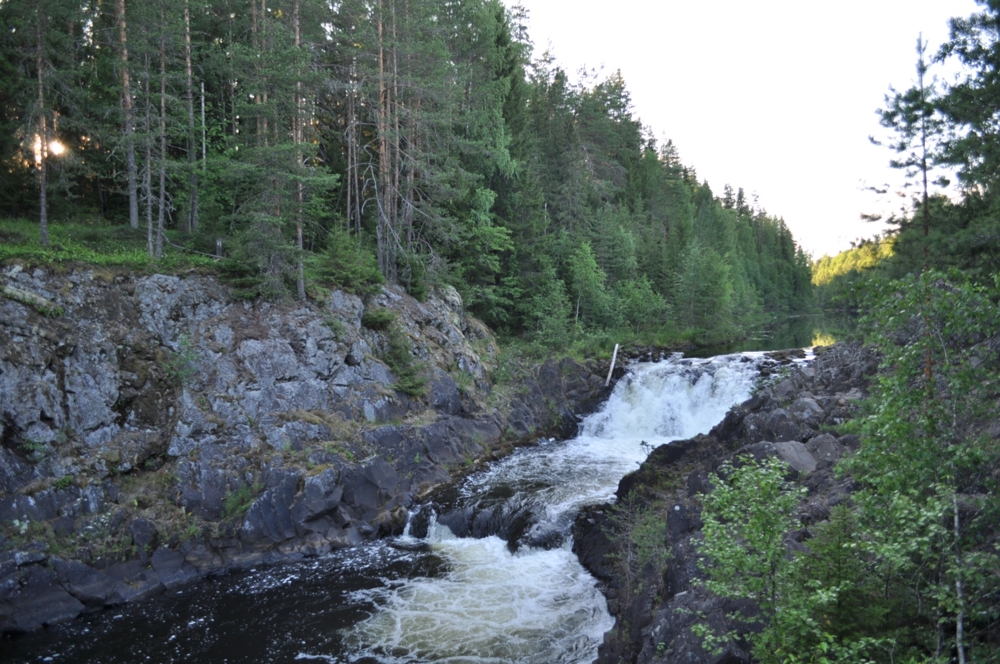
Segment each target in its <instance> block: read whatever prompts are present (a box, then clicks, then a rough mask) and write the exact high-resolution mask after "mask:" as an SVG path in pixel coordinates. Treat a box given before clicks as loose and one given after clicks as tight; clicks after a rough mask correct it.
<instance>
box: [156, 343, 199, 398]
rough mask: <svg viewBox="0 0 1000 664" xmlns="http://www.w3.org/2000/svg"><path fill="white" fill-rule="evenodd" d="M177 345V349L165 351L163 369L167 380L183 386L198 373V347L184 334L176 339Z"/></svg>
mask: <svg viewBox="0 0 1000 664" xmlns="http://www.w3.org/2000/svg"><path fill="white" fill-rule="evenodd" d="M177 347H178V349H177V351H167V353H168V356H167V360H166V362H165V363H164V366H163V371H164V374H165V375H166V377H167V380H169V381H170V382H172V383H174V384H175V385H177V386H178V387H183V386H185V385H187V384H188V383H189V382H190V381H191V379H192V378H194V377H195V376H197V375H198V349H197V347H196V346H195V345H194V342H192V341H191V337H189V336H188V335H186V334H182V335H181V336H180V338H179V339H178V340H177Z"/></svg>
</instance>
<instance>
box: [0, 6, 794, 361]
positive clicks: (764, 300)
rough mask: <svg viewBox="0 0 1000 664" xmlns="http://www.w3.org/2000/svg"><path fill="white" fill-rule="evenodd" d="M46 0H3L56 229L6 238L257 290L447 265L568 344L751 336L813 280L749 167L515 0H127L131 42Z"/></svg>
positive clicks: (379, 278)
mask: <svg viewBox="0 0 1000 664" xmlns="http://www.w3.org/2000/svg"><path fill="white" fill-rule="evenodd" d="M49 4H50V5H51V7H49V10H50V11H49V12H47V13H46V14H45V15H44V16H40V15H36V14H37V13H36V12H34V11H33V10H32V9H31V7H30V6H29V4H26V3H24V2H7V3H0V25H3V26H4V30H5V31H4V34H6V35H8V36H9V37H10V39H7V40H6V41H4V43H3V44H2V45H0V50H2V52H3V54H4V56H5V57H4V58H3V59H0V62H2V65H0V76H2V77H3V80H4V81H5V85H4V86H2V87H3V90H2V91H0V102H2V103H0V127H2V128H5V129H6V130H7V131H6V132H0V163H2V164H3V166H4V169H5V171H4V172H5V174H6V176H7V179H6V180H5V184H9V185H10V186H8V187H6V188H5V189H4V191H3V197H4V203H5V206H4V210H5V212H6V213H7V214H18V215H22V216H25V217H33V216H34V215H35V214H36V210H38V203H37V195H38V191H37V183H36V180H38V178H37V177H36V176H37V175H38V174H37V173H36V172H34V171H33V169H32V162H33V159H32V155H31V149H30V145H29V141H27V140H26V137H28V136H31V135H33V132H34V131H35V129H36V126H37V125H38V123H39V122H40V120H41V117H42V115H45V117H46V118H47V119H49V120H52V122H49V125H48V126H49V127H50V129H51V131H52V134H53V136H52V138H54V139H58V140H59V141H60V142H61V143H62V144H63V145H65V146H66V147H67V150H66V152H65V153H64V154H63V155H62V156H60V157H59V159H50V160H49V163H48V166H47V169H46V171H45V172H46V173H47V174H48V176H49V180H48V186H47V187H46V195H47V201H48V208H49V209H50V216H51V217H52V223H51V224H49V225H50V227H51V228H50V232H51V236H52V238H51V243H50V244H49V246H47V247H45V246H42V245H41V243H40V242H38V241H35V240H34V239H32V240H30V241H29V240H28V239H27V238H38V236H39V231H38V229H37V228H36V227H35V226H34V222H33V221H32V222H23V223H20V224H19V227H18V229H16V232H10V233H6V232H3V231H2V230H0V239H2V240H3V241H2V242H0V261H2V260H4V259H8V258H18V259H23V260H28V261H33V262H40V263H60V262H63V263H64V262H68V261H85V262H89V263H96V264H101V265H114V266H121V267H122V268H126V269H129V270H142V271H150V270H157V271H164V270H166V271H179V270H181V269H182V268H184V267H185V266H188V267H190V266H197V267H199V268H201V269H204V268H207V269H210V270H212V271H217V272H219V273H220V274H221V275H222V276H223V277H224V278H225V279H226V280H227V281H228V282H229V283H230V284H231V286H232V288H233V295H234V296H236V297H237V298H245V299H253V298H258V297H264V298H269V299H275V300H285V299H290V298H292V297H293V296H294V297H298V298H302V297H305V295H306V293H307V292H312V293H316V292H318V291H319V289H321V288H322V287H334V286H336V287H341V288H345V289H348V290H352V291H355V292H358V293H367V292H370V291H371V290H372V289H373V288H376V287H377V286H379V285H381V284H382V283H384V282H386V281H388V282H391V283H399V284H402V285H404V286H405V287H406V288H407V290H408V291H409V292H410V294H412V295H413V296H414V297H416V298H417V299H421V300H422V299H424V298H425V297H426V296H427V294H428V292H429V291H430V289H431V287H433V286H434V285H437V284H450V285H452V286H454V287H455V288H456V289H457V290H458V291H459V292H460V293H461V294H462V296H463V299H464V301H465V303H466V306H467V307H468V308H469V310H470V311H471V312H472V313H474V314H475V315H477V316H479V317H480V318H481V319H483V320H484V321H485V322H486V323H487V324H488V325H491V326H493V327H494V328H495V329H498V330H499V331H501V333H503V334H505V335H509V336H512V337H526V338H527V339H528V340H529V341H531V342H533V343H537V344H541V345H544V346H546V347H549V348H553V347H556V348H569V347H572V346H573V345H574V344H583V345H584V346H586V345H588V344H593V345H603V344H604V339H605V338H607V337H630V338H631V336H632V335H642V336H644V338H646V339H655V338H660V339H668V340H677V339H678V338H680V337H682V336H685V335H686V336H687V337H693V336H696V335H697V336H699V337H700V338H706V339H707V338H730V337H734V336H738V335H741V334H746V333H747V331H748V330H749V329H750V327H751V325H752V324H753V323H754V322H756V321H755V318H756V317H758V314H759V313H761V312H769V313H786V312H789V311H795V310H803V309H805V308H808V306H809V305H810V301H809V300H810V296H809V288H810V286H809V282H808V278H807V277H806V278H805V279H803V278H802V275H803V274H804V273H805V272H807V271H808V266H807V265H805V264H804V263H803V258H802V256H801V255H800V253H798V252H797V250H796V248H795V244H794V240H793V239H792V238H791V235H790V233H788V231H787V228H785V227H784V224H783V222H781V220H779V219H775V218H773V217H770V216H768V215H767V214H766V213H764V212H763V211H762V210H755V209H751V207H750V206H749V205H747V204H746V201H745V197H743V196H742V192H741V193H740V194H739V195H737V196H730V195H729V194H731V193H732V192H731V190H729V189H727V192H729V193H727V195H726V196H725V197H723V198H717V197H715V196H714V195H713V194H712V191H711V189H709V187H708V186H707V185H705V184H701V183H699V182H698V179H697V177H696V175H695V173H694V171H693V170H691V169H688V168H685V167H684V166H682V165H681V163H680V159H679V157H678V155H677V152H676V149H675V148H674V146H673V144H672V143H670V142H667V143H666V144H664V145H662V146H657V144H656V142H655V141H653V140H652V139H650V138H649V137H648V136H646V135H645V134H644V130H643V128H642V122H641V121H640V119H639V118H637V117H635V116H634V115H633V113H632V110H631V99H630V94H629V91H628V88H627V85H626V83H625V81H624V79H623V78H622V76H621V74H620V73H618V72H616V73H613V74H611V75H609V76H607V77H606V78H604V79H598V78H596V77H585V78H584V79H582V80H581V81H579V82H574V81H572V80H571V79H570V77H569V76H567V75H566V72H564V71H562V70H560V69H559V68H557V67H555V66H554V65H553V63H552V60H551V58H549V57H548V56H547V55H543V56H541V57H540V58H539V59H538V60H536V61H535V62H532V61H531V58H532V47H531V44H530V42H529V41H528V40H527V37H526V31H525V27H524V20H525V14H524V12H523V10H522V9H520V8H519V7H516V6H515V7H513V8H507V7H506V6H505V5H504V3H502V2H500V1H499V0H459V1H455V2H453V1H450V0H449V1H446V0H410V1H409V2H407V3H405V6H402V7H401V6H397V5H391V6H390V5H383V4H378V3H370V2H364V1H362V0H345V1H344V2H337V3H334V4H332V5H330V4H323V3H319V2H315V1H314V0H302V2H300V3H297V5H296V6H297V7H299V10H300V11H299V12H291V11H288V9H289V8H287V7H286V8H284V9H282V10H278V9H275V11H269V12H265V13H263V14H261V15H260V16H256V15H255V14H254V13H253V12H246V11H238V10H237V11H234V8H233V7H231V6H230V5H228V4H226V3H222V2H219V1H218V0H208V1H207V2H204V3H202V4H201V5H199V6H198V7H197V11H193V12H191V15H190V16H191V25H190V32H188V29H187V27H186V26H185V22H184V21H183V20H180V18H179V17H180V16H181V15H182V13H181V12H179V11H171V10H170V7H169V6H168V7H167V10H166V12H165V14H164V15H163V16H161V14H160V12H158V11H157V10H156V8H155V7H152V6H147V5H142V4H130V5H127V7H126V10H125V11H126V17H125V18H126V21H125V22H126V23H127V25H128V35H127V45H128V54H129V55H128V57H129V60H128V62H123V61H122V59H121V58H122V55H123V51H122V49H121V48H120V46H119V44H118V42H117V39H118V38H119V34H118V33H117V31H115V30H111V28H110V27H109V26H111V23H110V22H109V21H113V17H110V16H109V15H108V11H106V9H107V8H102V6H98V5H96V4H93V3H90V4H88V3H82V4H81V3H75V4H74V3H71V2H65V1H64V0H51V2H50V3H49ZM174 9H177V8H174ZM237 9H238V8H237ZM300 13H301V20H300V19H299V18H298V16H299V14H300ZM39 20H42V21H43V22H45V21H56V22H58V24H59V25H63V26H70V27H69V28H68V29H67V30H52V29H45V30H44V31H43V37H44V39H43V42H44V43H43V45H42V56H43V67H42V74H41V79H42V80H41V81H40V82H41V85H42V88H43V90H44V91H45V92H46V94H47V97H46V99H47V102H46V104H45V105H46V108H44V109H40V108H36V106H37V102H36V99H37V97H36V96H35V94H34V92H35V91H36V90H37V89H38V83H39V81H38V79H37V77H38V76H39V74H37V70H38V67H37V62H36V59H35V58H34V49H35V44H34V43H33V40H32V39H31V36H32V35H33V34H35V32H36V31H35V30H34V28H35V27H37V25H36V24H37V22H38V21H39ZM390 24H391V29H390ZM85 26H91V27H92V28H93V30H91V29H90V28H87V27H85ZM320 26H322V27H320ZM43 27H44V26H43ZM95 30H96V32H94V31H95ZM112 33H114V38H113V39H111V42H110V43H108V39H109V37H108V35H111V34H112ZM94 34H98V35H104V36H103V37H100V38H95V37H94ZM188 36H190V37H191V47H192V48H191V52H190V63H189V62H188V53H187V52H186V51H185V49H184V48H183V46H182V45H183V44H184V43H185V42H186V38H187V37H188ZM386 58H389V60H387V59H386ZM390 60H391V62H393V63H394V64H393V67H392V68H391V73H390V72H389V71H388V70H386V69H385V68H384V67H383V68H381V69H380V68H379V65H378V63H380V62H382V63H384V62H386V61H390ZM189 70H190V71H192V72H195V74H194V78H193V80H190V81H189V79H188V75H187V71H189ZM161 71H162V75H161ZM126 72H128V73H130V74H131V77H130V80H131V82H132V83H131V85H132V87H131V89H130V92H129V95H128V98H129V100H131V102H132V105H131V116H129V117H127V116H126V109H125V108H123V105H122V104H121V99H122V86H123V84H124V78H123V74H124V73H126ZM201 83H204V100H202V99H201V96H202V95H201V87H200V84H201ZM189 85H190V86H191V88H190V89H189V88H188V86H189ZM188 100H190V101H188ZM161 101H163V102H165V103H164V104H162V105H161V104H160V102H161ZM202 101H204V107H205V112H204V118H202V117H201V113H198V110H200V108H199V107H200V106H201V102H202ZM42 111H44V113H42ZM56 115H58V123H55V122H54V120H55V117H56ZM161 115H162V117H161ZM129 155H133V157H134V160H135V162H136V163H135V164H134V166H130V165H129V163H130V162H129V160H130V157H129ZM129 173H133V174H135V173H138V174H139V175H140V177H139V178H138V179H139V180H142V181H141V182H135V181H133V182H131V183H130V182H129V181H128V180H129V175H128V174H129ZM161 173H162V184H161V182H160V177H158V176H159V175H160V174H161ZM143 174H148V175H150V176H151V180H150V181H149V182H148V183H147V182H145V180H144V178H143V177H141V176H142V175H143ZM136 186H138V194H137V195H135V196H132V195H130V194H129V193H128V192H129V191H130V190H135V187H136ZM137 208H141V209H140V210H139V211H140V212H141V213H142V214H141V215H140V217H145V219H140V221H146V220H147V219H148V220H150V221H149V223H150V226H153V227H155V226H156V225H157V224H156V222H157V221H158V220H159V219H162V220H163V223H164V225H165V227H166V228H165V229H164V234H163V236H159V235H158V230H156V229H149V230H152V231H153V232H152V235H153V236H154V237H153V239H152V242H151V244H152V245H153V248H152V249H149V248H147V243H146V241H147V229H146V228H142V226H143V225H144V224H142V223H139V224H138V226H139V227H137V228H130V227H128V226H127V225H126V224H125V222H126V220H129V221H131V218H132V215H133V209H137ZM81 222H83V223H81ZM81 225H83V226H90V228H89V229H84V230H83V231H82V232H81V233H77V230H79V229H78V228H77V227H78V226H81ZM67 231H72V233H76V234H78V235H80V236H81V238H80V241H77V240H76V239H74V240H73V241H68V239H69V234H68V233H67ZM72 233H71V234H72ZM160 240H162V241H163V244H164V247H163V256H162V257H161V259H160V260H159V261H153V260H152V259H150V258H149V257H148V253H149V252H150V251H154V252H158V250H157V249H156V248H155V247H156V246H157V245H158V243H159V242H160ZM217 249H219V250H221V260H219V261H218V262H216V260H214V259H215V258H216V254H217ZM307 280H308V281H309V282H311V284H310V285H311V286H312V288H310V289H308V290H307V287H306V281H307ZM692 296H693V297H696V298H697V302H696V303H694V304H693V303H692V302H691V301H690V300H689V297H692ZM678 316H679V317H680V318H681V319H682V320H681V322H680V323H676V322H675V319H676V318H677V317H678ZM595 339H596V340H597V341H594V340H595Z"/></svg>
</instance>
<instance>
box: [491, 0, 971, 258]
mask: <svg viewBox="0 0 1000 664" xmlns="http://www.w3.org/2000/svg"><path fill="white" fill-rule="evenodd" d="M505 1H506V2H507V3H508V4H509V5H510V4H514V2H515V0H505ZM520 4H521V5H522V6H523V7H524V8H525V9H527V10H528V22H527V26H528V33H529V35H530V37H531V40H532V42H533V43H534V47H535V56H536V57H538V56H540V55H541V54H542V53H543V52H545V50H546V49H548V50H549V51H550V52H551V53H552V55H554V56H555V59H556V63H557V64H558V65H559V66H561V67H562V68H563V69H565V70H566V71H568V72H570V73H571V74H574V76H575V74H576V73H577V72H578V71H579V70H580V69H581V68H582V67H586V68H588V69H595V68H596V69H602V70H603V72H602V78H603V77H606V76H607V75H610V74H611V73H613V72H615V71H616V70H621V72H622V76H623V77H624V79H625V83H626V87H627V89H628V91H629V92H630V94H631V98H632V103H633V112H634V115H635V116H636V117H638V118H639V119H640V120H641V121H642V123H643V124H644V125H645V126H647V127H649V128H650V129H651V131H652V133H653V135H654V136H655V137H656V138H657V140H658V141H659V142H661V143H662V142H663V141H664V140H666V139H670V140H672V141H673V142H674V144H675V145H676V146H677V148H678V151H679V153H680V158H681V161H682V162H683V163H684V164H685V165H686V166H689V167H694V168H695V170H696V171H697V173H698V177H699V179H701V180H706V181H708V183H709V184H710V185H711V187H712V190H713V191H714V192H715V193H716V195H719V194H721V193H722V188H723V186H724V185H725V184H730V185H732V186H733V187H734V188H737V187H742V188H743V189H744V191H746V193H747V195H748V196H749V195H752V194H756V195H757V196H758V201H759V205H760V207H762V208H763V209H765V210H766V211H767V212H768V213H769V214H771V215H773V216H778V217H782V218H784V220H785V222H786V223H787V224H788V227H789V228H790V229H791V231H792V234H793V235H794V236H795V238H796V240H797V241H798V242H799V244H800V246H802V248H803V249H805V250H806V251H807V252H809V253H811V254H812V255H813V256H814V257H817V258H818V257H819V256H822V255H823V254H830V255H833V254H836V253H837V252H839V251H842V250H844V249H847V248H849V247H850V243H851V241H852V240H856V239H858V238H862V237H865V238H868V237H872V236H873V235H875V234H876V233H879V232H881V231H883V230H884V229H885V228H886V226H885V224H884V223H872V222H865V221H862V220H861V219H860V216H861V214H862V213H886V212H888V211H890V210H891V209H898V208H899V207H900V204H901V203H902V202H905V201H904V200H903V199H899V198H895V199H893V200H889V199H887V197H879V196H878V195H876V194H874V193H872V192H870V191H867V190H866V189H865V187H866V186H877V185H883V184H885V183H890V184H893V185H898V183H899V182H900V181H901V180H900V178H901V174H900V173H899V172H897V171H893V170H892V169H891V168H889V159H890V158H891V157H892V156H893V153H892V152H891V151H890V150H889V149H888V148H885V147H878V146H875V145H872V144H871V143H870V141H869V140H868V137H869V136H870V135H874V136H875V137H876V138H886V137H888V134H886V132H885V130H884V129H882V128H881V127H880V125H879V121H878V116H877V115H876V110H877V109H879V108H881V107H882V106H883V105H884V99H885V95H886V94H887V93H888V92H889V87H890V86H893V87H895V88H897V89H899V90H905V89H906V88H908V87H910V86H911V85H912V84H913V83H914V82H915V81H916V62H917V55H916V42H917V37H918V36H919V35H921V34H922V35H923V38H924V39H925V40H926V41H928V42H929V44H930V46H929V48H928V52H929V53H933V52H934V51H936V50H937V47H938V46H939V45H940V44H941V43H942V42H944V41H945V40H946V39H947V38H948V19H949V18H951V17H953V16H968V15H970V14H972V13H973V12H975V11H976V8H977V6H976V4H975V2H974V0H836V1H830V0H826V1H825V2H819V1H818V0H614V1H612V2H609V1H608V0H520ZM935 72H936V73H937V76H938V78H939V79H940V80H950V78H951V77H953V76H954V75H955V72H954V71H951V72H946V71H941V70H938V69H936V68H932V70H931V73H932V74H934V73H935ZM577 80H579V79H578V78H577ZM896 189H897V190H898V186H897V187H896Z"/></svg>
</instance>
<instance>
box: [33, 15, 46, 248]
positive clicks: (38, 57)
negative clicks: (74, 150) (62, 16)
mask: <svg viewBox="0 0 1000 664" xmlns="http://www.w3.org/2000/svg"><path fill="white" fill-rule="evenodd" d="M35 13H36V19H37V20H36V22H35V37H36V48H37V51H36V53H35V67H36V69H37V70H38V117H39V123H38V155H37V156H36V158H35V159H36V162H37V165H38V226H39V230H40V233H41V242H42V246H47V245H48V244H49V201H48V196H47V190H48V181H47V178H46V172H45V171H46V163H47V160H48V153H49V128H48V122H47V119H46V117H45V58H44V42H43V41H42V33H43V32H44V30H43V26H42V24H43V23H44V21H45V18H44V17H45V14H44V12H43V11H42V0H37V1H36V3H35Z"/></svg>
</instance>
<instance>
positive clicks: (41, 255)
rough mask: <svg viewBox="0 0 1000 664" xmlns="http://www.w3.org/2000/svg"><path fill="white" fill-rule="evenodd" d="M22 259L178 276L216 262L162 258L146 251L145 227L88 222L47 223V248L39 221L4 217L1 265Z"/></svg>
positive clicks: (179, 254) (189, 256)
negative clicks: (175, 274)
mask: <svg viewBox="0 0 1000 664" xmlns="http://www.w3.org/2000/svg"><path fill="white" fill-rule="evenodd" d="M166 235H167V239H168V240H170V241H171V242H173V243H174V244H181V243H182V242H183V241H184V239H185V238H186V236H185V235H184V234H183V233H181V232H180V231H167V232H166ZM12 260H19V261H23V262H26V263H28V264H29V265H57V266H58V265H67V264H72V263H87V264H91V265H97V266H102V267H109V268H122V269H127V270H130V271H136V272H154V271H155V272H167V273H170V272H180V271H183V270H189V269H191V268H204V269H209V270H212V271H214V270H215V269H216V266H217V263H216V261H215V260H214V259H213V258H211V257H208V256H202V255H198V254H195V253H190V252H185V251H183V250H180V249H178V248H176V247H173V246H169V245H168V246H166V247H164V255H163V257H162V258H161V259H160V260H155V259H153V258H151V257H150V256H149V255H148V254H147V252H146V231H145V229H133V228H130V227H129V226H127V225H121V224H111V223H109V222H107V221H96V220H85V221H73V222H52V223H50V224H49V244H48V246H43V245H42V244H41V236H40V233H39V229H38V224H37V222H33V221H27V220H25V219H0V264H2V263H6V262H8V261H12Z"/></svg>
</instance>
